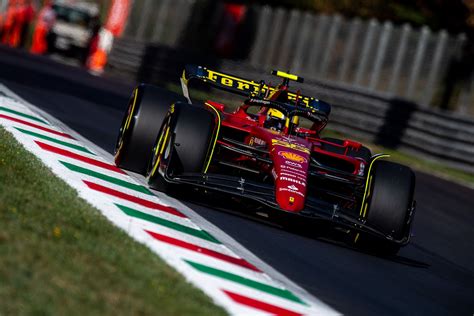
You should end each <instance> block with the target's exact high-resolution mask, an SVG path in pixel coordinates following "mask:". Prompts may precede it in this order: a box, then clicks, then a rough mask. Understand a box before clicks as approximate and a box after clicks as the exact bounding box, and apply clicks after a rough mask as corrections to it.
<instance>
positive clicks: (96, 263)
mask: <svg viewBox="0 0 474 316" xmlns="http://www.w3.org/2000/svg"><path fill="white" fill-rule="evenodd" d="M0 224H1V226H2V229H1V230H0V315H21V314H28V315H30V314H38V315H43V314H45V315H116V314H120V315H123V314H126V315H220V314H225V312H224V311H223V310H222V309H220V308H219V307H217V306H216V305H214V304H213V303H212V302H211V300H210V299H209V298H208V297H207V296H206V295H205V294H204V293H203V292H201V291H200V290H198V289H196V288H194V287H192V286H191V285H190V284H189V283H187V282H186V281H185V280H184V278H183V277H182V276H181V275H180V274H178V273H177V272H176V271H175V270H173V269H171V268H170V267H169V266H168V265H166V264H165V263H164V262H163V261H162V260H161V259H160V258H159V257H157V256H156V255H155V254H153V253H152V252H151V251H150V250H149V249H148V248H146V247H145V246H143V245H141V244H139V243H137V242H135V241H133V240H132V239H131V238H130V237H129V236H128V235H127V234H126V233H125V232H123V231H121V230H120V229H118V228H116V227H114V226H113V225H112V224H111V223H109V222H108V221H107V219H106V218H105V217H103V216H102V215H101V214H100V213H99V211H98V210H96V209H94V208H92V207H91V206H90V205H89V204H87V203H86V202H85V201H84V200H82V199H80V198H78V196H77V193H76V191H75V190H73V189H72V188H70V187H69V186H68V185H67V184H66V183H64V182H63V181H62V180H60V179H59V178H57V177H55V176H54V174H53V173H52V172H51V171H50V170H49V169H48V168H46V167H45V166H44V165H43V164H42V163H41V162H40V161H39V160H38V159H37V158H36V157H34V156H33V155H32V154H30V153H29V152H27V151H26V150H25V149H24V148H23V147H21V146H20V145H19V144H18V143H17V142H16V140H15V139H14V138H13V137H12V136H11V135H10V134H9V133H8V132H6V131H5V129H3V128H1V127H0Z"/></svg>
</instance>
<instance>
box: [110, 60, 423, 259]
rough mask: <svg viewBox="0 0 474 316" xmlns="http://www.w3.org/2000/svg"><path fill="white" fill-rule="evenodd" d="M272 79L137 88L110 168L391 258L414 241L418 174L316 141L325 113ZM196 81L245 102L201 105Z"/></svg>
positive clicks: (192, 79)
mask: <svg viewBox="0 0 474 316" xmlns="http://www.w3.org/2000/svg"><path fill="white" fill-rule="evenodd" d="M273 74H274V75H277V76H279V77H281V78H282V79H281V80H282V83H281V84H280V85H278V86H275V87H272V86H270V85H267V84H265V83H264V82H263V81H261V82H255V81H251V80H245V79H241V78H237V77H235V76H230V75H227V74H224V73H220V72H217V71H212V70H210V69H207V68H205V67H200V66H187V67H186V69H185V70H184V72H183V76H182V78H181V83H182V88H183V94H184V96H179V95H177V94H174V93H171V92H169V91H167V90H164V89H161V88H159V87H155V86H151V85H143V84H142V85H139V86H138V87H137V88H136V89H135V91H134V92H133V94H132V97H131V98H130V103H129V107H128V110H127V113H126V115H125V117H124V119H123V123H122V126H121V129H120V133H119V137H118V140H117V145H116V151H115V162H116V164H117V165H118V166H119V167H121V168H124V169H128V170H131V171H134V172H137V173H141V174H144V175H146V177H147V179H148V182H149V185H150V187H151V188H153V189H156V190H159V191H163V192H167V193H172V192H176V191H181V192H182V191H184V189H185V188H193V191H199V192H200V193H202V194H211V195H212V196H213V197H216V199H217V197H218V196H226V197H227V201H229V199H228V198H229V196H230V197H231V198H232V199H239V200H244V201H246V203H245V207H244V205H243V204H242V206H241V209H242V212H244V213H252V214H253V215H255V214H256V215H257V216H261V217H263V218H266V219H269V220H272V219H273V218H278V219H280V218H291V219H302V220H303V222H305V223H315V224H316V223H317V224H318V225H316V226H312V227H321V226H324V227H330V229H331V230H333V231H336V232H337V233H338V234H342V235H343V236H345V237H346V240H347V241H350V242H351V243H354V244H356V245H359V244H361V245H365V246H367V245H369V247H371V248H372V249H374V250H377V251H381V252H386V253H391V254H393V253H396V252H397V251H398V250H399V248H400V247H401V246H403V245H406V244H407V243H408V241H409V238H410V226H411V223H412V221H413V216H414V210H415V203H414V200H413V196H414V187H415V176H414V173H413V172H412V171H411V169H410V168H408V167H406V166H402V165H399V164H396V163H393V162H389V161H386V160H385V159H384V158H387V155H383V154H379V155H374V156H372V154H371V152H370V150H369V149H368V148H367V147H364V146H362V145H361V144H360V143H359V142H356V141H351V140H340V139H334V138H322V137H321V136H320V132H321V131H322V129H323V128H324V127H325V126H326V124H327V122H328V117H329V114H330V110H331V107H330V105H329V104H327V103H325V102H323V101H320V100H317V99H315V98H311V97H307V96H304V95H301V94H300V93H299V92H298V93H294V92H291V91H290V90H289V83H290V80H294V81H299V82H302V81H303V79H302V78H299V77H297V76H295V75H291V74H288V73H284V72H280V71H274V72H273ZM193 83H197V84H198V86H199V85H201V86H202V85H204V86H206V87H213V88H218V89H221V90H224V91H226V92H230V95H234V96H239V98H241V99H242V101H241V103H240V104H239V106H238V107H237V108H236V109H235V108H234V109H229V106H228V105H224V104H223V103H221V102H223V101H221V102H216V100H212V101H211V100H208V99H207V97H204V100H205V101H202V102H196V101H195V100H192V98H191V96H190V93H189V91H194V90H193V89H190V87H192V86H193ZM201 96H202V93H201ZM205 96H206V94H205ZM220 96H221V97H220V99H223V100H226V98H225V96H223V97H222V92H221V94H220ZM177 188H179V190H177ZM232 199H231V200H232ZM208 200H213V201H214V199H208ZM319 224H323V225H319Z"/></svg>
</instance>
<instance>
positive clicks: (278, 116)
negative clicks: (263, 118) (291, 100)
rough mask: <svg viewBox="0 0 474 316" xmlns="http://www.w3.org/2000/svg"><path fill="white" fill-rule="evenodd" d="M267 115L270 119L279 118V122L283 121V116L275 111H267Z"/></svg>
mask: <svg viewBox="0 0 474 316" xmlns="http://www.w3.org/2000/svg"><path fill="white" fill-rule="evenodd" d="M267 115H268V116H270V117H274V118H279V119H281V120H284V119H285V115H284V114H283V113H282V112H280V111H278V110H276V109H269V110H268V112H267Z"/></svg>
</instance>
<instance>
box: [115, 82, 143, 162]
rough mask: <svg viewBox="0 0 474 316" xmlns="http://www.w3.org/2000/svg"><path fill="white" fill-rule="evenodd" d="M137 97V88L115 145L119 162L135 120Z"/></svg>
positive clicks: (116, 158) (116, 157) (131, 98)
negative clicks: (127, 135) (125, 140)
mask: <svg viewBox="0 0 474 316" xmlns="http://www.w3.org/2000/svg"><path fill="white" fill-rule="evenodd" d="M137 96H138V88H135V90H133V94H132V96H131V97H130V100H129V104H128V110H127V113H126V114H125V115H124V117H123V119H122V123H121V124H120V130H119V135H118V137H117V141H116V143H115V151H114V156H115V160H118V159H119V158H120V153H121V152H122V148H123V144H124V139H125V137H126V134H127V132H128V131H129V129H130V125H131V122H132V119H133V113H134V111H135V105H136V103H137Z"/></svg>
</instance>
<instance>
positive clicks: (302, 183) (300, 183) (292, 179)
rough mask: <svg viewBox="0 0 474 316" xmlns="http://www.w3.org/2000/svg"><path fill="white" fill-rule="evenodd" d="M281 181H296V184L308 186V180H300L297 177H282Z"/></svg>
mask: <svg viewBox="0 0 474 316" xmlns="http://www.w3.org/2000/svg"><path fill="white" fill-rule="evenodd" d="M280 181H288V182H293V183H296V184H299V185H302V186H304V187H306V182H304V181H300V180H298V179H295V178H288V177H280Z"/></svg>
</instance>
